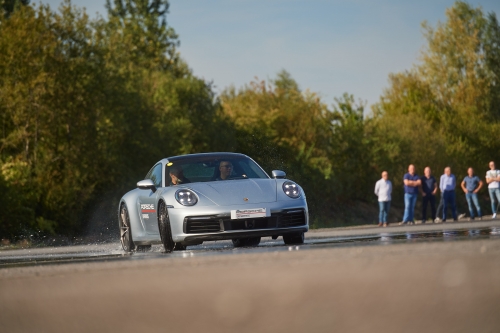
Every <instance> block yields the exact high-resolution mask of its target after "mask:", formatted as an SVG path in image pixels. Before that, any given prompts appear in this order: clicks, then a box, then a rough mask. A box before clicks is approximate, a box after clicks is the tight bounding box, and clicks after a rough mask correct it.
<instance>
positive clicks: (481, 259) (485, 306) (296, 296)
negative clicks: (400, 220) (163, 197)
mask: <svg viewBox="0 0 500 333" xmlns="http://www.w3.org/2000/svg"><path fill="white" fill-rule="evenodd" d="M499 309H500V221H498V220H484V221H480V222H467V221H461V222H456V223H446V224H426V225H414V226H398V225H391V226H389V227H387V228H378V227H376V226H362V227H351V228H336V229H323V230H311V231H310V232H308V233H307V234H306V242H305V244H303V245H300V246H286V245H284V244H283V241H282V240H281V239H277V240H272V239H270V238H264V239H263V241H262V243H261V244H260V245H259V246H258V247H255V248H233V247H232V244H231V242H207V243H205V244H203V245H200V246H192V247H188V249H187V250H185V251H179V252H174V253H170V254H168V253H163V252H162V247H161V246H159V245H158V246H154V247H153V248H152V249H151V251H148V252H135V253H131V254H127V253H124V252H123V251H122V249H121V246H120V244H119V243H118V242H108V243H101V244H95V243H92V244H81V245H76V246H60V247H45V248H28V249H18V250H7V251H0V331H2V332H4V331H5V332H10V333H12V332H65V333H66V332H118V331H119V332H122V333H125V332H148V333H149V332H169V331H174V332H203V333H210V332H217V333H220V332H228V333H229V332H241V333H246V332H248V333H250V332H251V333H254V332H286V333H295V332H297V333H299V332H384V333H392V332H394V333H396V332H397V333H399V332H415V333H417V332H418V333H421V332H464V333H465V332H492V333H493V332H495V333H496V332H500V316H499V315H498V310H499Z"/></svg>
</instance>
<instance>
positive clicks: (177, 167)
mask: <svg viewBox="0 0 500 333" xmlns="http://www.w3.org/2000/svg"><path fill="white" fill-rule="evenodd" d="M165 176H166V178H165V179H167V180H169V182H168V184H169V185H170V186H174V185H183V184H188V183H201V182H213V181H226V180H238V179H250V178H260V179H269V176H268V175H267V174H266V173H265V172H264V170H262V168H261V167H260V166H259V165H258V164H257V163H255V162H254V161H253V160H252V159H250V158H248V157H246V156H234V155H208V156H203V157H200V156H196V157H185V156H184V157H179V158H171V159H169V163H168V164H167V166H166V170H165Z"/></svg>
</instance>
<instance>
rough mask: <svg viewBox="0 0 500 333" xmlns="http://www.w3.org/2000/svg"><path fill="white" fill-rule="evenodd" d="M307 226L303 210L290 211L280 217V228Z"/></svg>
mask: <svg viewBox="0 0 500 333" xmlns="http://www.w3.org/2000/svg"><path fill="white" fill-rule="evenodd" d="M305 224H306V214H305V212H304V211H303V210H297V211H290V212H287V213H284V214H280V215H279V217H278V228H287V227H298V226H301V225H305Z"/></svg>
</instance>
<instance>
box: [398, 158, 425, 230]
mask: <svg viewBox="0 0 500 333" xmlns="http://www.w3.org/2000/svg"><path fill="white" fill-rule="evenodd" d="M403 182H404V184H405V214H404V217H403V222H401V223H400V225H402V224H415V221H414V214H415V204H416V203H417V196H418V187H419V186H420V185H421V181H420V177H419V176H418V175H417V174H416V173H415V166H414V165H413V164H410V165H409V166H408V173H406V174H405V175H404V177H403Z"/></svg>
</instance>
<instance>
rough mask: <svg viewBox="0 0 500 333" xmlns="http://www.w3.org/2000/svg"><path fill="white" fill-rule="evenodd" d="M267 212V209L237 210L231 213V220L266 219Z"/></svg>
mask: <svg viewBox="0 0 500 333" xmlns="http://www.w3.org/2000/svg"><path fill="white" fill-rule="evenodd" d="M266 216H268V215H267V210H266V209H265V208H252V209H235V210H232V211H231V219H232V220H237V219H248V218H257V217H266Z"/></svg>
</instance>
